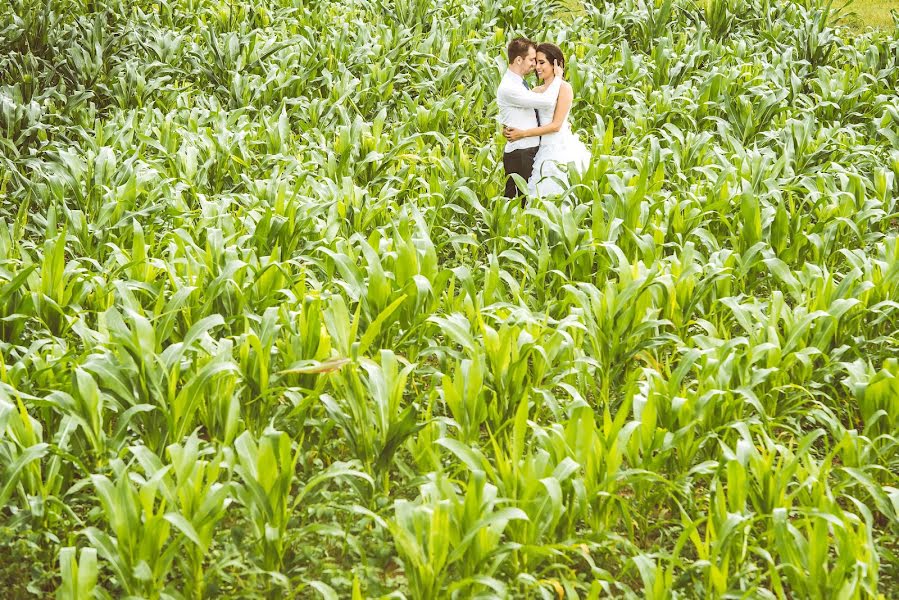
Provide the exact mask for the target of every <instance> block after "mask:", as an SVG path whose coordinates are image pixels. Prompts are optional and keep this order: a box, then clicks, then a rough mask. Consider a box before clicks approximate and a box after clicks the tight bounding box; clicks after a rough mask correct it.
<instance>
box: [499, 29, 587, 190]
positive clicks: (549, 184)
mask: <svg viewBox="0 0 899 600" xmlns="http://www.w3.org/2000/svg"><path fill="white" fill-rule="evenodd" d="M555 65H559V66H560V67H564V66H565V56H564V55H563V54H562V50H561V49H560V48H559V47H558V46H556V45H555V44H548V43H544V44H540V45H539V46H537V77H539V78H540V79H541V80H543V84H542V85H541V86H539V87H536V88H534V89H533V90H531V91H533V92H543V91H544V90H546V89H547V88H549V86H550V84H551V83H552V82H553V80H554V79H555V78H556V77H557V75H556V73H555V71H554V66H555ZM573 99H574V92H573V91H572V89H571V84H570V83H568V82H567V81H563V82H562V86H561V87H560V88H559V95H558V97H557V98H556V103H555V106H554V107H551V108H546V109H540V110H539V115H540V123H546V125H542V126H540V127H534V128H533V129H513V128H508V127H507V128H505V129H504V130H503V135H504V136H505V137H506V139H507V140H509V141H516V140H520V139H522V138H526V137H535V136H539V137H540V147H539V149H538V150H537V156H535V157H534V170H533V172H532V173H531V177H530V179H529V180H528V192H529V193H530V195H532V196H549V195H554V194H561V193H563V192H564V191H565V189H566V188H567V187H568V174H567V171H568V169H569V168H570V167H571V166H573V167H574V168H575V169H576V170H577V171H578V172H581V173H583V172H584V171H585V170H586V169H587V165H588V164H589V162H590V151H589V150H587V148H586V146H584V144H583V143H582V142H581V141H580V140H579V139H578V137H577V135H576V134H574V133H573V132H572V131H571V126H570V125H569V124H568V113H569V111H570V110H571V102H572V100H573Z"/></svg>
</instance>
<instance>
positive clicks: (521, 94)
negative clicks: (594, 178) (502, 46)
mask: <svg viewBox="0 0 899 600" xmlns="http://www.w3.org/2000/svg"><path fill="white" fill-rule="evenodd" d="M508 55H509V68H508V69H507V70H506V73H505V75H503V78H502V80H501V81H500V83H499V88H498V89H497V90H496V104H497V106H498V108H499V122H500V123H502V124H503V125H504V126H505V127H512V128H514V129H533V128H534V127H539V126H540V125H541V123H540V116H539V115H538V114H537V110H538V109H541V108H542V109H550V108H552V107H553V106H554V104H555V100H556V96H557V92H558V89H557V88H558V87H559V86H560V85H562V78H561V77H556V78H555V79H554V80H553V82H552V84H550V87H549V89H547V90H546V93H543V94H537V93H534V92H531V91H530V87H531V86H529V85H528V82H527V81H525V79H524V78H525V77H526V76H527V75H529V74H531V73H533V72H534V68H535V66H536V65H537V45H536V44H534V42H532V41H530V40H528V39H526V38H516V39H514V40H512V42H511V43H510V44H509V48H508ZM553 88H556V89H553ZM539 146H540V138H539V137H526V138H522V139H520V140H517V141H514V142H506V149H505V152H504V153H503V167H504V168H505V171H506V190H505V194H506V198H515V197H517V196H519V195H520V192H519V191H518V187H517V186H516V185H515V180H514V179H512V177H511V176H512V174H513V173H516V174H518V175H520V176H521V177H522V178H523V179H524V180H525V181H527V180H528V178H529V177H530V176H531V171H532V170H533V168H534V157H535V156H536V155H537V148H539Z"/></svg>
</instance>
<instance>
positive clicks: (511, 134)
mask: <svg viewBox="0 0 899 600" xmlns="http://www.w3.org/2000/svg"><path fill="white" fill-rule="evenodd" d="M573 99H574V92H573V91H572V89H571V85H570V84H567V83H566V84H565V85H563V86H562V89H560V90H559V100H558V102H557V103H556V111H555V112H554V113H553V120H552V122H550V123H547V124H546V125H541V126H540V127H534V128H531V129H514V128H511V127H505V128H503V135H504V136H506V139H507V140H509V141H510V142H514V141H516V140H520V139H522V138H526V137H536V136H540V135H546V134H548V133H555V132H557V131H559V130H560V129H562V123H564V122H565V116H566V115H567V114H568V110H569V109H570V108H571V101H572V100H573Z"/></svg>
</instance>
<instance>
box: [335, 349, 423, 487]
mask: <svg viewBox="0 0 899 600" xmlns="http://www.w3.org/2000/svg"><path fill="white" fill-rule="evenodd" d="M413 369H414V365H405V366H401V363H400V361H399V359H398V358H397V356H396V355H395V354H394V353H393V352H392V351H390V350H381V353H380V361H379V362H377V363H376V362H374V361H369V360H365V359H362V360H360V362H359V364H358V365H356V364H353V363H351V364H349V365H347V366H346V367H345V368H343V369H340V370H339V371H335V372H334V373H332V374H331V375H330V380H331V386H332V388H333V395H332V394H330V393H327V394H322V396H321V401H322V403H323V404H324V407H325V411H326V412H327V414H328V416H329V417H330V418H331V419H332V420H334V421H335V423H337V426H338V427H339V429H340V430H341V432H342V433H343V434H344V436H345V439H346V442H347V444H348V446H349V448H350V451H351V452H352V455H353V457H354V458H356V459H358V460H359V461H360V462H361V463H362V464H363V465H364V466H365V468H366V471H367V472H369V473H370V474H372V475H377V476H380V477H381V478H382V480H381V481H382V483H383V485H384V487H385V490H384V491H387V485H388V482H389V478H388V477H389V467H390V465H391V463H392V459H393V456H394V454H395V453H396V452H397V451H398V450H399V449H400V448H401V447H402V445H403V443H404V442H405V441H406V440H407V439H409V437H410V436H412V435H414V434H415V432H417V431H418V430H419V429H420V428H421V425H420V424H419V423H418V421H417V409H416V407H415V405H414V404H411V403H405V402H404V398H403V396H404V392H405V389H406V379H407V378H408V376H409V373H411V371H412V370H413ZM363 372H364V374H363Z"/></svg>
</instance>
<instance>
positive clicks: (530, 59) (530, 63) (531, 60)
mask: <svg viewBox="0 0 899 600" xmlns="http://www.w3.org/2000/svg"><path fill="white" fill-rule="evenodd" d="M524 64H525V69H524V74H525V75H530V74H531V73H533V72H534V69H535V68H537V49H536V48H534V47H533V46H531V47H530V48H528V56H527V58H525V59H524Z"/></svg>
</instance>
